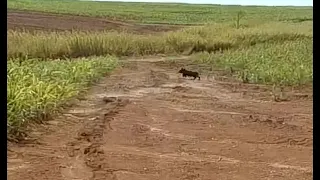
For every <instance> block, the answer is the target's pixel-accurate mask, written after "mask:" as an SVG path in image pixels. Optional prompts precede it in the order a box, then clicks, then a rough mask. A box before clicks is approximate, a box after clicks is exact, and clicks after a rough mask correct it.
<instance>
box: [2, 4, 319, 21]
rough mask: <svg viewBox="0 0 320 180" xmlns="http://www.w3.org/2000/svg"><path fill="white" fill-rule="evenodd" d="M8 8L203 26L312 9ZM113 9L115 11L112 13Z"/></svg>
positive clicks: (282, 17)
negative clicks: (239, 14) (239, 18)
mask: <svg viewBox="0 0 320 180" xmlns="http://www.w3.org/2000/svg"><path fill="white" fill-rule="evenodd" d="M7 3H8V5H7V8H8V9H17V10H35V11H40V12H52V13H61V14H75V15H85V16H95V17H108V18H111V19H114V20H127V21H134V22H140V23H169V24H203V23H212V22H230V21H234V18H235V17H236V15H237V13H238V12H239V11H240V10H241V11H244V12H245V14H246V15H245V16H244V18H243V20H244V21H293V22H301V21H307V20H309V21H310V20H312V19H313V8H312V7H259V6H223V5H190V4H174V3H172V4H169V3H127V2H126V3H125V2H90V1H89V2H88V1H87V2H85V1H75V0H53V1H48V0H8V1H7ZM115 9H116V11H115Z"/></svg>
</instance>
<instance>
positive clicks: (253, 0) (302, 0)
mask: <svg viewBox="0 0 320 180" xmlns="http://www.w3.org/2000/svg"><path fill="white" fill-rule="evenodd" d="M97 1H107V0H97ZM111 1H125V2H165V3H170V2H171V3H191V4H224V5H263V6H313V0H111Z"/></svg>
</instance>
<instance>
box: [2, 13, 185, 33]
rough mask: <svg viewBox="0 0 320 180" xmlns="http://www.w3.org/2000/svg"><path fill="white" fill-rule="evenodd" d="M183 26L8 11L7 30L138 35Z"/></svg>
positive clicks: (171, 29)
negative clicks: (110, 32) (120, 32)
mask: <svg viewBox="0 0 320 180" xmlns="http://www.w3.org/2000/svg"><path fill="white" fill-rule="evenodd" d="M182 27H183V26H177V25H176V26H173V25H146V24H134V23H129V22H121V21H115V20H110V19H108V18H97V17H84V16H75V15H65V14H64V15H63V14H53V13H43V12H32V11H18V10H10V9H9V10H8V12H7V29H14V30H21V29H25V30H30V31H34V30H38V31H66V30H82V31H105V30H116V31H123V30H125V31H129V32H132V33H137V34H153V33H159V32H167V31H173V30H177V29H180V28H182Z"/></svg>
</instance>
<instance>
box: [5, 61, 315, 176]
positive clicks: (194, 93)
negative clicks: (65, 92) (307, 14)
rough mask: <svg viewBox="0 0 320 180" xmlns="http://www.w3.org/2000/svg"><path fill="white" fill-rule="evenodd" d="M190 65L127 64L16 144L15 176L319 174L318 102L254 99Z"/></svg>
mask: <svg viewBox="0 0 320 180" xmlns="http://www.w3.org/2000/svg"><path fill="white" fill-rule="evenodd" d="M184 63H185V60H184V61H181V62H176V64H172V63H167V64H166V61H164V59H160V60H159V59H152V58H151V59H143V60H131V61H128V62H126V63H124V64H123V66H122V67H119V68H118V69H117V70H116V71H114V72H113V73H112V74H111V75H110V76H109V77H107V78H104V79H103V80H102V81H101V82H99V83H98V84H97V85H95V86H94V87H93V88H92V89H91V90H90V91H89V92H88V95H87V96H86V97H84V98H83V99H82V100H81V101H80V102H79V103H77V104H76V105H75V106H74V107H73V108H71V109H70V110H69V111H68V112H66V114H64V115H63V116H62V117H63V118H65V120H64V121H63V122H60V123H61V125H60V126H59V125H58V127H59V129H57V128H55V126H53V129H54V130H52V133H51V134H50V133H49V135H46V134H45V135H41V136H43V137H42V138H41V140H40V141H41V144H42V145H37V146H30V147H27V148H26V147H24V149H21V148H19V147H12V149H13V151H17V150H19V152H20V153H22V154H23V157H21V156H20V157H18V158H13V157H11V159H10V157H9V162H11V163H9V169H8V172H9V174H10V176H9V177H10V178H9V179H18V180H19V179H32V178H35V177H37V178H41V177H43V178H46V177H47V179H50V177H51V179H90V180H97V179H118V180H120V179H132V180H135V179H139V180H140V179H173V180H174V179H246V180H248V179H249V180H250V179H268V178H273V179H283V180H284V179H312V144H313V138H312V129H310V126H312V117H311V116H310V113H309V112H310V109H308V108H311V107H312V102H308V101H306V102H300V101H299V102H300V103H302V104H303V106H299V107H296V106H295V102H285V103H281V104H279V103H278V104H276V103H274V102H271V101H260V100H257V99H248V97H247V96H242V95H241V94H240V93H238V92H232V90H230V89H228V88H225V87H224V86H221V85H220V84H221V82H218V81H208V80H206V79H205V78H203V80H201V81H192V80H186V79H183V78H181V77H179V75H178V74H177V72H176V71H178V69H179V66H181V64H184ZM159 64H160V65H159ZM242 89H243V90H245V85H242ZM255 90H256V93H258V92H259V91H260V89H259V88H256V89H255ZM250 91H252V89H251V90H250ZM264 99H267V98H264ZM245 102H246V103H245ZM279 109H280V110H279ZM282 109H285V111H282ZM311 112H312V111H311ZM63 118H62V119H63ZM60 119H61V118H60ZM53 124H55V123H53ZM49 144H50V145H49ZM61 147H63V148H61ZM31 152H33V155H34V154H36V155H37V156H38V157H41V161H40V160H37V159H36V158H32V157H33V155H32V153H31ZM52 152H54V153H52ZM53 156H54V157H57V158H55V159H53V160H52V157H53ZM43 159H47V160H46V161H43ZM49 159H50V160H49ZM15 161H16V162H20V163H14V162H15ZM44 162H45V163H44ZM18 165H19V166H18ZM26 170H27V171H26ZM28 170H29V171H28ZM26 172H27V173H26ZM48 177H49V178H48ZM53 177H54V178H53ZM267 177H268V178H267Z"/></svg>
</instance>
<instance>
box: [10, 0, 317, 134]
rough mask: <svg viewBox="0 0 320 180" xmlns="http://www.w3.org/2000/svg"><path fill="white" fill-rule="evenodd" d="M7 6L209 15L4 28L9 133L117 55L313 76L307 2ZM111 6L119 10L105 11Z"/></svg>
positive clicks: (250, 73) (293, 78)
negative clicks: (104, 28)
mask: <svg viewBox="0 0 320 180" xmlns="http://www.w3.org/2000/svg"><path fill="white" fill-rule="evenodd" d="M8 8H11V9H20V10H38V11H45V12H56V13H67V14H78V15H90V16H101V17H112V18H114V19H124V20H130V21H135V22H147V23H165V22H169V23H172V24H192V23H208V22H210V24H205V25H203V26H196V27H189V28H185V29H181V30H178V31H175V32H168V33H159V34H152V35H137V34H133V33H130V32H80V31H72V32H27V31H25V32H23V31H8V32H7V35H8V37H7V38H8V45H7V49H8V51H7V55H8V67H7V68H8V70H7V73H8V76H7V83H8V86H7V87H8V95H7V98H8V100H7V105H8V109H7V112H8V118H7V120H8V123H7V126H8V134H13V135H18V134H20V133H21V132H23V130H22V129H21V128H22V127H23V126H24V124H25V122H30V121H34V120H43V119H46V117H48V116H50V115H51V114H52V113H54V112H56V111H57V110H59V109H60V107H61V105H63V104H64V103H65V102H66V101H68V100H70V99H71V98H72V97H74V96H76V95H77V94H79V92H81V91H82V90H83V89H84V88H85V87H86V86H87V85H88V84H89V83H90V82H92V81H94V80H96V79H98V78H99V77H101V76H103V75H104V74H105V73H106V72H109V71H111V70H112V69H113V68H115V67H116V65H117V57H122V56H146V55H159V54H163V55H181V54H184V55H192V59H193V60H194V61H195V62H198V63H204V64H207V65H209V66H212V67H219V68H224V69H226V70H229V69H230V68H232V69H233V70H234V71H235V75H237V76H238V78H240V79H242V80H245V79H246V80H248V81H250V82H252V83H262V84H276V85H290V86H297V85H304V84H311V83H312V81H313V66H312V64H313V63H312V60H313V28H312V27H313V22H312V8H308V7H305V8H302V7H301V8H300V7H299V8H293V7H292V8H289V7H274V8H271V7H270V8H269V7H238V6H207V5H186V4H147V3H115V2H108V3H106V2H80V1H70V0H67V1H46V0H36V1H30V0H9V1H8ZM115 8H116V9H119V11H111V9H115ZM124 9H126V10H124ZM150 9H153V10H152V11H150ZM239 9H241V10H243V9H244V10H245V12H246V13H245V15H244V16H243V18H242V19H241V21H240V19H238V20H235V17H236V13H239ZM109 10H110V11H109ZM147 10H148V11H147ZM133 14H134V15H133ZM187 14H188V15H187ZM275 15H276V16H275ZM178 17H179V18H178ZM57 59H58V60H57Z"/></svg>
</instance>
